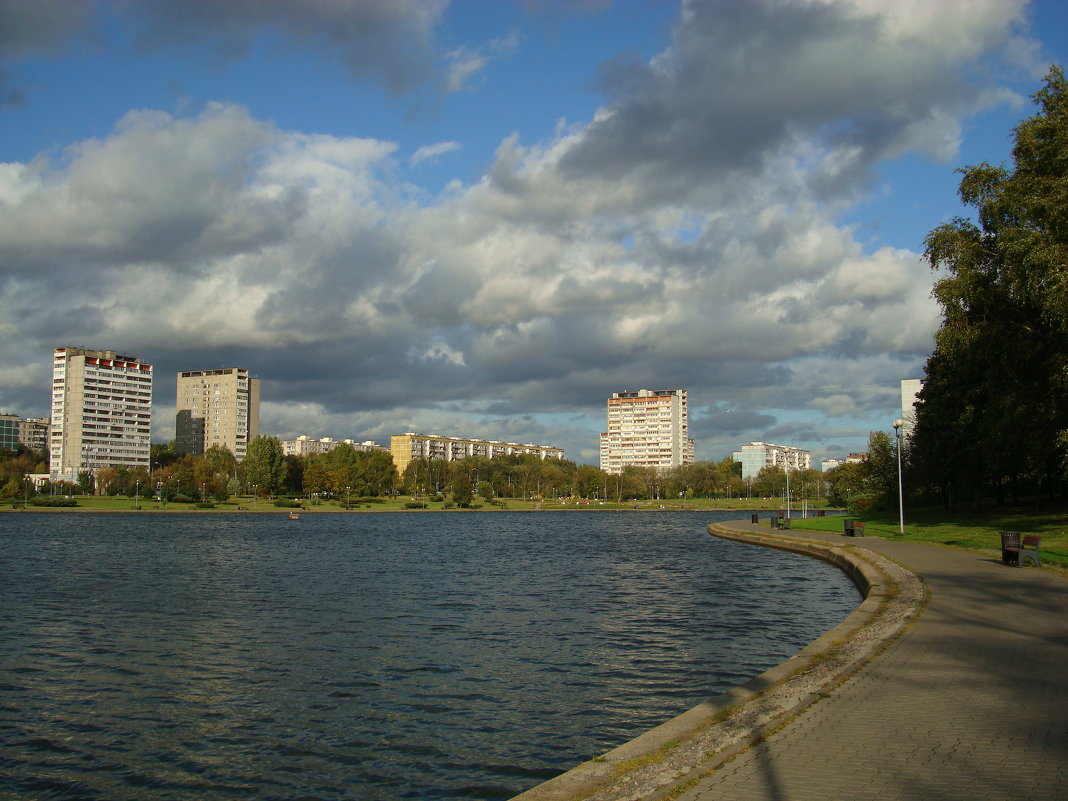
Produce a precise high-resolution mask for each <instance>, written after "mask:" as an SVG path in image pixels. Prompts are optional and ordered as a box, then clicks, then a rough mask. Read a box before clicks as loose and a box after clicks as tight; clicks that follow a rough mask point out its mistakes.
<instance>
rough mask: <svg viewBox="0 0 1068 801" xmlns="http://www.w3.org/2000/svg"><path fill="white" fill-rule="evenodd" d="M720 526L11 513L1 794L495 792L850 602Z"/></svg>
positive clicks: (507, 518)
mask: <svg viewBox="0 0 1068 801" xmlns="http://www.w3.org/2000/svg"><path fill="white" fill-rule="evenodd" d="M728 516H731V515H727V514H719V515H717V514H715V513H707V512H703V513H666V514H656V513H630V512H589V513H585V512H584V513H574V512H573V513H540V514H538V513H515V514H512V513H491V514H489V513H488V514H479V515H465V514H436V513H423V514H410V515H406V514H392V515H389V514H359V515H304V516H303V517H302V518H301V520H300V521H299V522H298V521H290V520H288V519H287V518H286V517H285V516H283V515H280V514H279V515H270V516H264V515H260V516H226V515H155V516H153V515H137V516H133V515H78V516H65V515H59V514H47V515H28V514H27V515H4V516H3V517H0V524H2V525H0V547H2V549H3V550H2V554H3V556H2V557H0V558H2V562H0V709H2V712H3V714H2V715H0V774H2V775H4V776H6V777H8V778H6V779H4V780H2V781H3V791H4V795H3V797H4V798H11V799H27V801H28V800H29V799H34V800H35V801H36V800H38V799H108V801H126V800H127V799H129V801H135V800H136V801H141V800H142V799H174V798H191V797H196V798H200V799H231V798H233V799H237V798H241V799H246V798H249V797H256V798H261V799H293V798H302V799H324V801H327V800H330V799H339V798H353V799H361V801H362V800H363V799H402V798H419V799H461V798H508V797H511V796H512V795H515V794H516V793H519V792H521V791H522V790H524V789H526V788H528V787H530V786H532V785H534V784H537V783H538V782H540V781H543V780H544V779H547V778H550V777H552V776H554V775H556V774H558V773H560V772H561V771H563V770H566V769H568V768H569V767H571V766H573V765H574V764H576V763H577V762H579V761H581V760H582V759H585V758H589V757H591V756H594V755H596V754H598V753H601V752H603V751H605V750H607V749H608V748H610V747H612V746H614V745H617V744H619V743H620V742H623V741H625V740H627V739H630V738H631V737H634V736H636V735H637V734H639V733H641V732H642V731H644V730H646V729H648V728H650V727H652V726H654V725H656V724H658V723H660V722H662V721H664V720H665V719H667V718H668V717H670V716H672V715H674V714H677V713H679V712H681V711H683V710H685V709H688V708H689V707H691V706H693V705H694V704H696V703H698V702H700V701H702V700H703V699H705V698H707V697H708V696H710V695H714V694H716V693H719V692H722V691H723V690H725V689H727V688H729V687H732V686H734V685H736V684H739V683H741V682H743V681H745V680H746V679H748V678H749V677H751V676H753V675H755V674H756V673H758V672H760V671H762V670H764V669H766V668H767V667H769V666H771V665H773V664H776V663H778V662H780V661H782V659H784V658H785V657H787V656H789V655H790V654H792V653H794V652H796V651H797V650H798V649H799V648H800V647H801V646H803V645H804V644H805V643H807V642H809V641H811V640H812V639H814V638H815V637H816V636H818V635H819V634H820V633H822V632H823V631H825V630H826V629H828V628H830V627H832V626H834V625H835V624H836V623H837V622H838V621H839V620H841V619H842V618H843V617H844V616H845V615H846V614H847V613H848V612H849V611H850V610H851V609H852V608H854V607H855V606H856V603H857V594H856V592H855V591H854V589H853V588H852V586H851V585H850V584H849V582H848V580H847V579H845V578H844V577H843V576H842V575H841V574H840V573H838V571H836V570H834V569H833V568H830V567H828V566H826V565H824V564H823V563H821V562H816V561H813V560H809V559H805V558H801V557H797V556H794V555H790V554H783V553H780V552H777V551H771V550H765V549H756V548H753V547H751V546H746V545H741V544H738V543H730V542H724V541H721V540H717V539H713V538H711V537H709V536H708V535H707V534H706V533H705V527H706V525H707V524H708V523H709V522H711V521H712V520H714V519H718V518H723V517H728ZM733 516H737V513H734V514H733Z"/></svg>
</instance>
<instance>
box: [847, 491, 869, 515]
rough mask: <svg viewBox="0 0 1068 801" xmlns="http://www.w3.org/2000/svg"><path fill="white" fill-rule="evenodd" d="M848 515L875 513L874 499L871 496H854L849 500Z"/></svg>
mask: <svg viewBox="0 0 1068 801" xmlns="http://www.w3.org/2000/svg"><path fill="white" fill-rule="evenodd" d="M847 508H848V509H849V514H851V515H864V514H867V513H868V512H872V511H876V504H875V497H874V496H873V495H854V496H853V497H852V498H850V499H849V505H848V507H847Z"/></svg>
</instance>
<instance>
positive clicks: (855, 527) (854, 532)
mask: <svg viewBox="0 0 1068 801" xmlns="http://www.w3.org/2000/svg"><path fill="white" fill-rule="evenodd" d="M842 533H843V534H844V535H845V536H847V537H863V536H864V524H863V523H862V522H860V521H859V520H853V519H851V518H847V519H846V520H845V521H843V523H842Z"/></svg>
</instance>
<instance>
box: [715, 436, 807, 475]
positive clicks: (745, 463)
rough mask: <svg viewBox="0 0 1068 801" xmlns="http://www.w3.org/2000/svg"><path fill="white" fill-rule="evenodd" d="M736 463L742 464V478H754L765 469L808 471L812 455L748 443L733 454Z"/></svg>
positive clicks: (793, 449) (760, 443)
mask: <svg viewBox="0 0 1068 801" xmlns="http://www.w3.org/2000/svg"><path fill="white" fill-rule="evenodd" d="M733 459H734V461H736V462H741V463H742V478H747V479H748V478H756V476H757V474H758V473H759V472H760V471H761V470H763V469H764V468H765V467H781V468H783V469H784V470H808V469H809V468H810V467H812V454H811V453H809V452H808V451H806V450H802V449H801V448H791V447H790V446H788V445H772V444H771V443H768V442H750V443H749V444H748V445H743V446H742V448H741V450H737V451H735V452H734V454H733Z"/></svg>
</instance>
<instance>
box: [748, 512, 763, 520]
mask: <svg viewBox="0 0 1068 801" xmlns="http://www.w3.org/2000/svg"><path fill="white" fill-rule="evenodd" d="M749 522H750V523H759V522H760V515H759V514H757V513H755V512H754V513H753V514H751V515H749Z"/></svg>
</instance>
